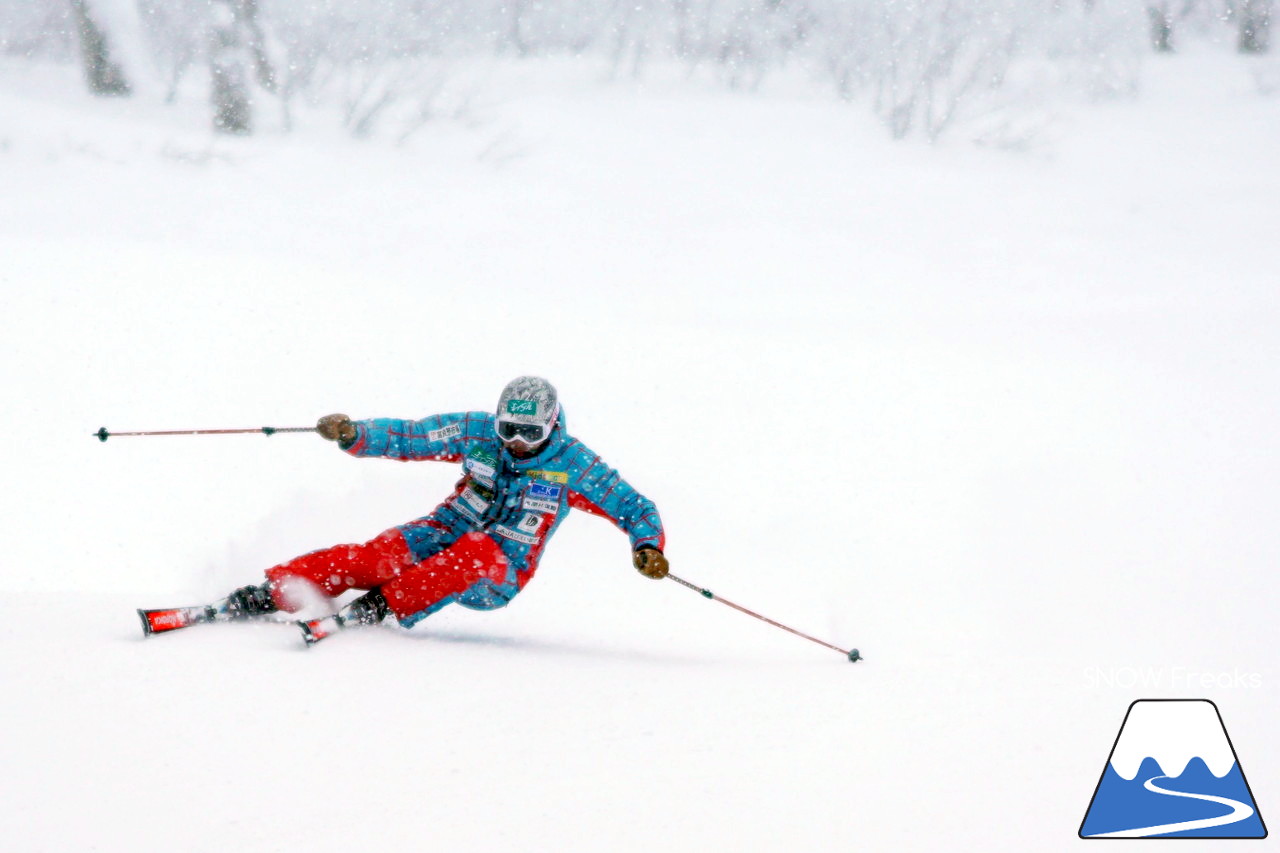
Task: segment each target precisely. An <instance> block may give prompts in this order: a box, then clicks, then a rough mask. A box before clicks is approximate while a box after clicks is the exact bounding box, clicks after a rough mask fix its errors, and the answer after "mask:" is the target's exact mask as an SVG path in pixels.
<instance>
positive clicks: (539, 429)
mask: <svg viewBox="0 0 1280 853" xmlns="http://www.w3.org/2000/svg"><path fill="white" fill-rule="evenodd" d="M316 431H317V432H319V433H320V435H322V436H323V437H325V438H327V439H329V440H331V441H336V442H338V446H339V447H341V448H342V449H343V450H345V451H346V452H347V453H350V454H351V455H353V456H382V457H386V458H389V459H399V460H403V461H408V460H420V459H432V460H439V461H445V462H461V463H462V478H461V479H460V480H459V481H458V483H457V485H456V486H455V487H454V490H453V493H452V494H451V495H449V497H447V498H446V499H445V500H444V502H443V503H441V504H440V505H439V506H437V507H436V508H435V509H434V510H432V511H431V513H430V514H428V515H426V516H423V517H422V518H419V519H418V520H416V521H411V522H409V523H407V524H402V525H400V526H398V527H393V528H392V529H390V530H388V531H386V532H384V533H382V534H381V535H379V536H377V537H376V538H374V539H372V540H370V541H369V542H366V543H364V544H363V545H338V546H335V547H333V548H326V549H323V550H320V551H313V552H312V553H310V554H305V555H303V556H301V557H297V558H295V559H293V560H290V561H288V562H286V563H282V564H280V565H278V566H275V567H273V568H271V569H268V570H267V572H266V582H265V583H262V584H258V585H250V586H245V587H241V588H240V589H237V590H236V591H235V592H233V593H231V595H229V596H228V597H227V598H225V599H223V600H222V601H220V602H217V603H216V604H214V605H212V607H213V609H214V610H215V611H216V615H214V616H213V617H212V618H215V619H219V620H221V619H247V618H252V617H257V616H264V615H266V614H270V613H274V612H276V611H278V610H285V611H289V612H292V611H293V610H295V609H297V606H298V605H299V602H300V598H301V596H299V594H298V593H299V589H298V588H299V585H306V586H309V587H311V588H313V589H318V590H320V591H321V592H322V593H323V594H325V595H327V596H329V597H331V598H333V597H337V596H339V595H342V594H343V593H344V592H346V591H347V590H350V589H362V590H367V592H365V594H364V595H362V596H360V597H359V598H357V599H355V600H354V601H352V602H350V603H349V604H347V605H346V606H345V607H343V608H341V609H340V610H339V611H338V612H337V613H335V614H333V615H331V616H326V617H323V618H320V619H315V620H312V621H310V622H299V623H298V624H299V625H300V626H301V627H302V630H303V635H304V637H305V638H306V640H307V642H308V644H310V643H314V642H316V641H318V640H320V639H323V638H324V637H326V636H328V635H329V634H331V633H333V632H334V631H337V630H340V629H342V628H344V627H346V626H349V625H371V624H376V623H378V622H381V621H382V620H383V619H384V618H385V617H386V616H387V615H388V614H391V615H393V616H394V617H395V618H396V619H397V620H398V621H399V622H400V624H401V625H403V626H405V627H409V626H411V625H414V624H416V623H418V622H419V621H421V620H422V619H424V618H426V617H427V616H430V615H431V614H432V613H435V612H436V611H437V610H439V609H440V608H442V607H444V606H446V605H448V604H451V603H454V602H456V603H458V604H461V605H462V606H464V607H469V608H472V609H475V610H492V609H495V608H498V607H502V606H504V605H505V604H506V603H507V602H508V601H510V600H511V599H512V597H514V596H515V595H516V593H518V592H519V591H520V590H521V589H523V588H524V585H525V584H526V583H528V582H529V579H530V578H532V577H533V574H534V572H535V571H536V570H537V568H538V561H539V560H540V558H541V557H542V552H543V549H544V548H546V545H547V542H549V541H550V539H551V537H552V536H553V535H554V534H555V532H556V529H557V528H559V526H560V523H561V522H562V521H564V518H565V516H566V515H568V513H569V509H570V508H571V507H576V508H577V509H582V510H586V511H587V512H590V513H594V514H596V515H602V516H604V517H606V518H608V519H610V520H611V521H613V523H614V524H615V525H617V526H618V528H619V529H621V530H622V531H623V532H625V533H626V534H627V535H628V536H629V537H630V540H631V548H632V552H633V553H632V561H633V564H634V565H635V567H636V569H638V570H639V571H640V573H641V574H643V575H645V576H647V577H650V578H663V577H666V575H667V569H668V566H667V559H666V557H665V556H664V555H663V549H664V547H665V534H664V532H663V528H662V521H661V519H660V518H659V517H658V511H657V509H656V508H655V507H654V505H653V502H652V501H650V500H649V499H648V498H646V497H644V496H643V495H641V494H640V493H639V492H637V491H636V490H635V489H633V488H632V487H631V486H630V485H629V484H628V483H627V482H626V481H625V480H623V479H622V478H621V477H620V476H618V472H617V471H615V470H614V469H612V468H610V467H609V466H608V465H606V464H605V463H604V462H603V461H601V459H600V457H599V456H598V455H596V454H595V453H594V452H592V451H591V450H589V449H587V447H586V446H585V445H584V444H582V442H580V441H578V440H577V439H576V438H573V437H572V436H570V435H569V434H568V432H567V431H566V430H565V419H564V412H563V411H562V410H561V408H560V403H559V400H558V397H557V394H556V389H555V388H554V387H552V385H551V383H550V382H548V381H547V380H545V379H542V378H540V377H536V376H521V377H519V378H517V379H514V380H512V381H511V382H510V383H509V384H508V385H507V386H506V387H505V388H504V389H503V390H502V395H501V396H500V397H499V398H498V408H497V412H496V413H495V414H493V415H491V414H489V413H487V412H458V413H454V414H441V415H431V416H428V417H426V418H423V419H422V420H418V421H405V420H396V419H382V418H380V419H376V420H363V421H353V420H351V418H349V417H347V416H346V415H342V414H335V415H327V416H325V417H323V418H321V419H320V420H319V422H318V423H317V425H316ZM144 621H145V617H144Z"/></svg>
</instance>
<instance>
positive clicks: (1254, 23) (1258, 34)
mask: <svg viewBox="0 0 1280 853" xmlns="http://www.w3.org/2000/svg"><path fill="white" fill-rule="evenodd" d="M1237 14H1238V16H1239V18H1240V40H1239V42H1238V45H1239V48H1240V52H1241V53H1266V51H1267V47H1268V39H1269V36H1270V34H1271V32H1270V31H1271V0H1241V3H1240V9H1239V12H1238V13H1237Z"/></svg>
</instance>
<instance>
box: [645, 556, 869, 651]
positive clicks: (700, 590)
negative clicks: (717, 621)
mask: <svg viewBox="0 0 1280 853" xmlns="http://www.w3.org/2000/svg"><path fill="white" fill-rule="evenodd" d="M667 577H668V578H670V579H671V580H673V581H675V582H676V583H678V584H680V585H681V586H687V587H688V588H689V589H691V590H693V591H694V592H697V593H699V594H701V595H702V597H703V598H709V599H711V600H712V601H718V602H720V603H721V604H727V605H728V606H730V607H732V608H733V609H734V610H740V611H742V612H743V613H745V614H747V615H748V616H754V617H755V618H757V619H759V620H760V621H761V622H768V623H769V624H770V625H772V626H774V627H775V628H781V629H782V630H784V631H790V632H791V633H793V634H795V635H796V636H797V637H804V638H805V639H806V640H809V641H810V642H814V643H817V644H818V645H820V646H826V647H827V648H829V649H831V650H832V651H836V652H839V653H840V654H842V655H844V656H845V657H847V658H848V659H849V660H850V661H851V662H853V663H857V662H858V661H860V660H862V655H860V654H858V650H857V649H847V650H846V649H842V648H840V647H839V646H833V645H832V644H831V643H828V642H825V641H823V640H819V639H818V638H817V637H810V636H809V635H808V634H805V633H803V632H801V631H797V630H796V629H795V628H788V627H787V626H786V625H783V624H782V623H781V622H774V621H773V620H772V619H770V618H768V617H767V616H761V615H760V614H759V613H756V612H755V611H754V610H748V609H747V608H745V607H742V606H741V605H738V604H734V603H733V602H732V601H729V600H728V599H725V598H721V597H720V596H718V595H716V594H715V593H714V592H712V591H711V590H709V589H703V588H702V587H700V586H697V585H695V584H691V583H689V582H688V581H687V580H685V579H684V578H678V577H676V576H675V575H673V574H670V573H668V574H667Z"/></svg>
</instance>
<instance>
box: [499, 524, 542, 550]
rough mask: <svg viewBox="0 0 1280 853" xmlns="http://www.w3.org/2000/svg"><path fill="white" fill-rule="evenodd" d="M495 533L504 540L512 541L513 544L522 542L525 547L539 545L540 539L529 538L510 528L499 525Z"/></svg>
mask: <svg viewBox="0 0 1280 853" xmlns="http://www.w3.org/2000/svg"><path fill="white" fill-rule="evenodd" d="M493 532H494V533H496V534H498V535H499V536H501V537H502V538H503V539H510V540H511V541H512V542H520V543H523V544H525V545H537V544H538V537H536V536H529V535H527V534H524V533H520V532H518V531H515V530H512V529H511V528H510V527H506V526H504V525H501V524H499V525H498V526H496V527H494V528H493Z"/></svg>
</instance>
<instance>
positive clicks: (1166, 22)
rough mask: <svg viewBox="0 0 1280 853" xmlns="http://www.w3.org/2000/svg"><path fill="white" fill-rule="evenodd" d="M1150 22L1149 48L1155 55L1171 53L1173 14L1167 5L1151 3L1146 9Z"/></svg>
mask: <svg viewBox="0 0 1280 853" xmlns="http://www.w3.org/2000/svg"><path fill="white" fill-rule="evenodd" d="M1147 17H1148V18H1149V19H1150V21H1151V46H1152V47H1154V48H1155V49H1156V52H1157V53H1171V52H1172V51H1173V13H1172V12H1171V11H1170V10H1169V4H1168V3H1153V4H1151V5H1150V6H1148V7H1147Z"/></svg>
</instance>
